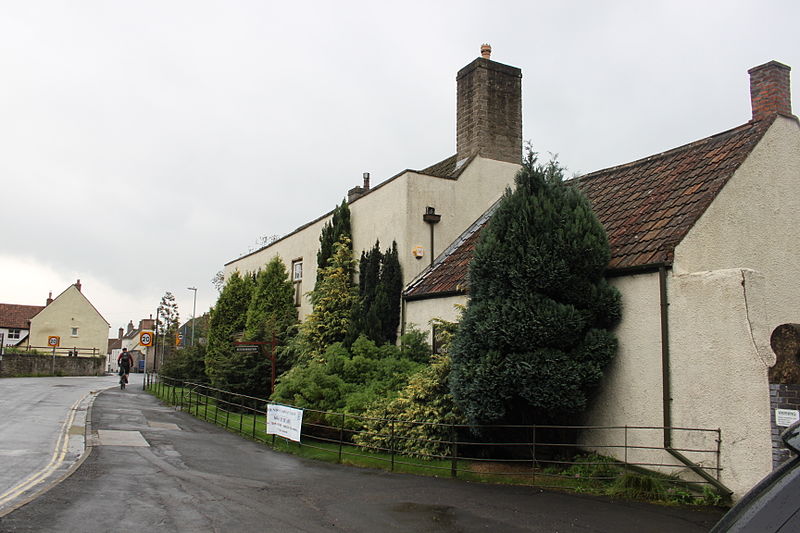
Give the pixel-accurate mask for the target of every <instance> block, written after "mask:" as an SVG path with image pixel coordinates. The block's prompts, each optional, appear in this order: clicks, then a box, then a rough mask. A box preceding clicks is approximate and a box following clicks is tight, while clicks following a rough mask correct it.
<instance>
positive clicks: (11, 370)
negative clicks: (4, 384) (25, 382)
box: [0, 354, 106, 377]
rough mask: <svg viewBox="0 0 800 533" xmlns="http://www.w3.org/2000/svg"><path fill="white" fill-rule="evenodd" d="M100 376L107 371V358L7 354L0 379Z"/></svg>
mask: <svg viewBox="0 0 800 533" xmlns="http://www.w3.org/2000/svg"><path fill="white" fill-rule="evenodd" d="M54 366H55V375H57V376H100V375H103V374H104V373H105V370H106V358H105V357H63V356H56V357H55V360H54V358H53V356H52V355H29V354H5V355H3V360H2V361H0V377H14V376H36V375H45V376H50V375H53V368H54Z"/></svg>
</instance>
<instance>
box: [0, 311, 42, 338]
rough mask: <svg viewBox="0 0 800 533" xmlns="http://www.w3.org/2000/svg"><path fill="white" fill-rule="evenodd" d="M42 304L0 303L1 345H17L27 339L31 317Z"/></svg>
mask: <svg viewBox="0 0 800 533" xmlns="http://www.w3.org/2000/svg"><path fill="white" fill-rule="evenodd" d="M42 309H44V306H43V305H18V304H0V335H2V344H3V346H17V345H18V344H22V343H24V342H26V341H27V340H28V334H29V333H30V327H31V326H30V323H31V318H33V317H34V316H36V314H37V313H38V312H39V311H41V310H42Z"/></svg>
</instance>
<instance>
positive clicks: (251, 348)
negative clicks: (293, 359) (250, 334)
mask: <svg viewBox="0 0 800 533" xmlns="http://www.w3.org/2000/svg"><path fill="white" fill-rule="evenodd" d="M233 344H234V345H235V346H236V351H237V352H240V353H248V352H250V353H256V352H257V353H259V354H261V353H263V347H264V346H269V348H270V349H269V356H270V360H271V362H272V377H271V379H270V387H269V393H270V395H272V393H273V392H274V391H275V377H276V376H275V372H276V371H277V368H276V365H275V346H276V345H277V344H278V343H277V342H276V340H275V335H273V336H272V340H271V341H269V342H267V341H247V342H234V343H233Z"/></svg>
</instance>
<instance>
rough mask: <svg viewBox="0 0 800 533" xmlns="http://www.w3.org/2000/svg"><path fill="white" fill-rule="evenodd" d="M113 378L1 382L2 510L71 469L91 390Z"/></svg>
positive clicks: (81, 446)
mask: <svg viewBox="0 0 800 533" xmlns="http://www.w3.org/2000/svg"><path fill="white" fill-rule="evenodd" d="M116 381H117V378H116V376H100V377H88V376H87V377H74V378H72V377H53V378H4V379H1V380H0V413H2V417H0V465H2V466H0V514H2V512H3V511H5V510H7V509H9V508H11V507H13V506H14V505H16V504H17V503H18V502H20V501H22V500H24V499H25V498H27V497H30V496H31V495H32V494H34V493H35V492H36V491H37V490H39V489H41V488H42V487H44V486H47V484H48V483H49V482H51V481H52V480H53V479H55V478H58V477H60V476H62V475H64V474H65V473H66V472H67V471H68V470H69V468H70V467H71V466H72V465H73V464H74V463H75V461H76V460H77V459H78V458H79V457H80V456H81V454H82V453H83V450H84V432H83V428H84V420H85V416H86V408H87V406H88V405H89V403H90V402H91V400H92V399H93V394H96V393H97V392H99V391H101V390H103V389H106V388H108V387H112V386H114V385H115V383H116ZM140 386H141V385H140Z"/></svg>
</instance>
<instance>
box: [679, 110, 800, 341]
mask: <svg viewBox="0 0 800 533" xmlns="http://www.w3.org/2000/svg"><path fill="white" fill-rule="evenodd" d="M798 220H800V125H798V123H797V122H796V121H795V120H793V119H789V118H784V117H780V116H779V117H777V118H776V119H775V122H774V123H773V124H772V126H771V127H770V129H769V131H767V132H766V134H765V135H764V138H763V139H762V140H761V142H760V143H758V145H757V146H756V147H755V148H754V149H753V152H752V153H751V154H750V156H749V157H748V158H747V159H746V160H745V162H744V163H743V164H742V166H741V167H740V168H739V170H737V171H736V173H735V174H734V175H733V177H732V178H731V179H730V181H729V182H728V183H727V185H725V188H724V189H723V190H722V191H721V192H720V193H719V195H718V196H717V198H716V199H715V200H714V202H713V203H712V204H711V206H710V207H709V208H708V210H707V211H706V212H705V213H704V214H703V216H702V217H700V220H698V221H697V223H696V224H695V225H694V227H693V228H692V230H691V231H690V232H689V234H688V235H687V236H686V237H685V238H684V239H683V241H682V242H681V243H680V244H679V245H678V246H677V247H676V249H675V261H674V269H675V271H676V273H678V274H683V273H687V272H697V271H702V270H718V269H727V268H749V269H752V270H756V271H758V272H761V273H762V274H763V275H764V279H765V287H764V289H765V291H766V292H765V298H766V301H767V302H768V305H767V317H768V320H769V326H770V327H769V331H768V332H766V334H767V335H769V334H770V333H771V332H772V330H773V329H774V328H775V327H777V326H779V325H780V324H784V323H787V322H795V323H796V322H800V305H798V302H800V261H799V260H798V258H800V226H798ZM760 341H761V342H764V339H760Z"/></svg>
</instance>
